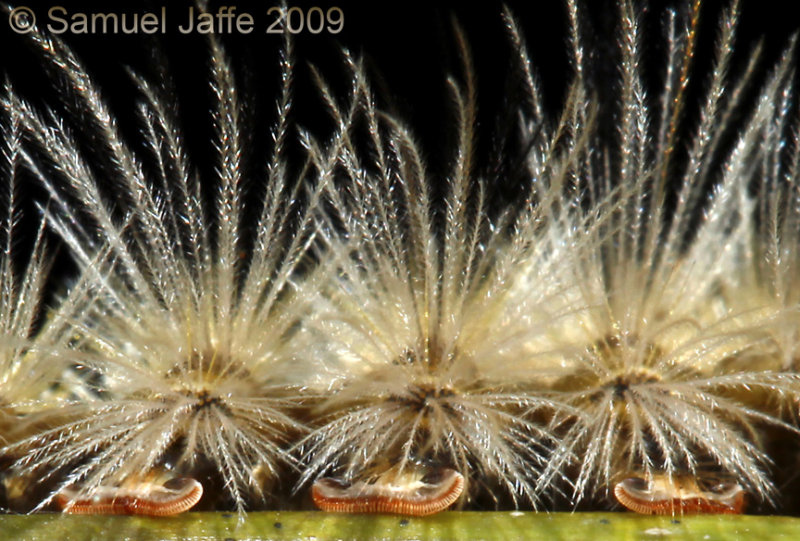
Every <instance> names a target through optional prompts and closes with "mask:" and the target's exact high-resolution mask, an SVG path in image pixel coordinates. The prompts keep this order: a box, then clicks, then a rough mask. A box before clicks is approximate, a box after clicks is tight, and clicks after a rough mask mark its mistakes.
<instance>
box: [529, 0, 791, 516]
mask: <svg viewBox="0 0 800 541" xmlns="http://www.w3.org/2000/svg"><path fill="white" fill-rule="evenodd" d="M619 7H620V23H621V30H620V39H619V43H620V47H621V66H620V83H619V84H620V98H619V102H618V115H619V118H620V122H619V128H618V133H617V136H616V137H615V138H614V139H613V141H611V142H609V141H608V140H607V139H605V140H604V141H606V142H605V144H602V143H598V145H601V146H599V147H598V148H597V150H598V152H597V155H600V156H602V158H601V159H599V160H597V159H596V158H594V157H588V158H587V167H586V172H585V175H586V177H587V180H586V183H587V185H588V186H590V190H589V194H590V195H589V198H590V199H594V198H596V197H597V195H595V194H598V195H602V194H608V193H611V191H614V190H616V196H614V198H615V200H616V201H617V203H616V207H617V209H616V211H615V213H614V216H615V217H614V219H613V220H610V223H609V224H608V226H606V227H601V228H598V229H597V232H598V234H597V237H596V239H597V242H596V243H592V244H587V245H586V246H589V247H590V250H589V251H588V252H586V253H585V254H584V255H582V256H581V257H580V258H579V261H580V264H579V265H577V266H576V267H575V268H573V269H572V272H575V273H577V274H578V276H579V281H580V284H581V291H582V295H583V296H584V298H585V301H584V302H583V304H584V305H585V306H587V307H591V308H589V309H587V310H586V311H585V312H584V313H583V316H582V321H581V322H580V325H579V326H577V327H576V329H578V330H577V335H582V336H583V338H582V340H583V342H584V351H583V352H582V353H580V354H577V355H575V357H574V358H573V360H572V365H571V368H567V369H566V370H565V371H566V372H567V373H566V374H565V376H564V377H563V378H562V379H561V381H559V382H557V383H556V384H555V385H554V387H553V391H554V395H553V399H554V400H559V401H563V402H564V403H565V404H566V405H569V406H571V407H573V408H575V409H577V410H580V412H581V413H580V414H578V415H572V416H567V417H561V419H562V420H563V421H564V422H563V424H561V423H559V425H560V426H561V427H562V430H563V432H560V433H559V440H560V442H559V446H558V448H557V449H556V450H555V451H554V453H553V455H552V459H551V460H550V461H549V462H548V465H547V471H546V472H545V474H544V475H543V476H542V477H541V479H540V483H541V484H540V488H541V489H542V490H546V488H547V486H548V484H549V483H551V479H552V476H554V475H556V474H558V475H563V474H564V472H565V471H570V472H571V473H570V474H569V476H570V478H571V479H572V483H573V491H572V495H573V496H572V500H573V503H575V504H577V503H578V502H580V501H581V500H584V499H592V498H593V497H595V496H600V497H603V498H608V497H610V496H611V493H612V492H613V493H614V495H615V496H616V498H617V500H618V501H619V502H620V503H622V504H623V505H625V506H626V507H628V508H630V509H633V510H635V511H638V512H644V513H667V514H669V513H692V512H741V511H742V509H743V506H744V500H745V498H744V493H745V492H747V493H748V494H749V496H748V497H749V498H754V499H756V500H771V498H772V497H773V495H774V485H773V483H772V481H771V480H770V477H769V473H768V472H769V465H770V457H769V456H768V455H767V453H766V449H765V447H764V445H763V440H762V433H763V432H762V430H763V429H764V428H765V427H780V428H781V429H782V430H785V431H786V432H785V433H786V434H790V435H791V437H792V438H793V439H796V433H797V431H796V429H795V428H794V426H793V425H792V424H789V423H786V422H785V421H784V419H783V418H782V417H781V416H780V415H779V414H778V413H777V412H776V410H775V404H776V403H782V404H784V406H786V405H787V404H789V403H790V402H791V401H792V400H794V399H795V398H793V397H796V396H797V393H798V390H800V388H799V387H798V383H800V382H799V381H798V378H797V375H796V374H795V373H793V372H792V371H789V370H787V368H786V366H784V363H782V362H781V351H780V345H779V344H778V342H777V341H776V340H775V339H774V338H773V332H772V329H774V326H775V325H776V324H777V323H778V322H779V321H780V319H781V317H780V314H779V311H777V310H771V309H769V307H768V306H766V305H763V306H747V307H743V306H741V305H738V304H737V303H735V302H731V300H730V299H729V298H727V296H726V294H725V293H724V292H726V291H730V292H731V293H732V296H733V297H735V296H736V292H735V290H733V289H730V287H731V285H732V282H731V280H732V279H733V278H734V277H735V276H736V275H737V272H738V271H739V269H740V268H742V266H746V265H747V264H748V261H747V259H746V253H747V250H746V245H747V243H748V241H749V239H751V238H752V231H753V228H754V223H753V222H752V209H753V204H752V201H751V198H750V197H749V195H748V184H749V181H750V180H751V179H752V178H753V174H754V171H755V167H754V164H756V163H758V160H759V159H761V157H762V156H764V155H766V154H769V153H775V152H779V150H778V149H776V148H771V149H770V148H766V149H764V148H763V147H762V141H763V134H764V133H765V130H766V129H767V127H768V125H769V123H770V121H771V118H773V116H774V113H775V102H776V100H774V97H775V96H778V95H780V92H781V91H785V90H786V88H787V87H786V86H785V85H786V74H787V73H788V72H789V71H790V65H791V64H790V60H789V57H788V56H785V57H784V58H783V59H782V61H781V62H780V63H779V65H778V66H777V67H776V68H775V70H774V73H773V74H772V75H771V76H769V77H768V78H767V81H766V83H765V84H764V86H763V87H762V88H761V89H760V93H759V94H758V95H757V97H756V100H755V106H754V107H753V108H752V111H750V112H749V116H747V117H746V119H745V120H743V121H742V122H741V124H740V125H735V123H734V121H733V120H732V119H733V118H735V117H734V115H733V111H734V110H737V108H740V107H741V106H742V103H741V97H742V95H743V94H744V92H743V88H745V87H747V86H748V85H751V84H752V83H753V81H752V79H753V75H752V74H753V69H754V66H755V65H756V59H755V57H754V58H753V59H752V60H751V62H750V64H749V65H748V68H747V70H746V72H745V73H744V74H743V75H742V78H741V79H739V80H738V81H729V78H728V73H729V65H730V59H731V51H732V50H733V39H734V35H735V31H736V26H737V21H738V11H737V6H736V5H734V6H733V7H732V8H731V9H730V10H728V11H727V13H726V15H725V16H724V17H723V22H722V26H721V29H720V34H719V38H718V42H717V45H716V48H715V54H714V59H713V66H712V67H713V69H712V71H711V75H710V80H709V81H708V82H707V88H706V91H705V93H704V94H703V97H702V99H701V100H700V113H699V123H698V124H697V125H696V126H694V127H692V128H691V132H690V133H691V137H690V138H689V140H688V141H689V143H688V145H687V149H686V151H685V155H684V156H682V157H680V158H678V157H677V156H678V155H679V153H680V152H681V149H680V147H679V146H678V139H677V138H678V136H679V135H678V134H679V133H682V132H683V130H684V129H686V128H685V127H684V124H683V118H684V114H685V109H687V108H688V107H689V104H688V98H687V92H688V91H687V81H688V78H689V75H690V74H691V73H693V72H692V66H691V62H690V60H691V59H692V58H693V57H694V56H695V55H696V51H695V50H694V48H695V46H696V41H695V40H696V28H697V27H696V24H697V17H698V13H699V9H700V3H699V2H695V3H694V4H693V6H692V7H691V9H690V10H687V12H670V16H669V18H668V24H667V34H668V43H667V58H668V60H667V67H666V70H665V76H664V86H663V89H661V90H657V92H656V95H657V97H658V99H657V101H655V102H654V101H652V99H650V100H648V97H647V92H646V88H647V86H646V83H645V81H644V78H643V76H642V74H641V71H640V68H639V66H640V62H641V61H640V57H641V55H642V39H643V38H642V24H641V22H640V20H639V16H638V15H637V14H636V12H635V9H634V6H633V3H632V2H629V1H623V2H620V3H619ZM687 21H688V22H687ZM684 25H686V28H687V29H686V30H681V28H683V26H684ZM726 88H730V90H729V91H728V92H726V91H725V89H726ZM777 102H778V103H779V102H780V100H777ZM652 103H658V105H659V107H654V106H653V105H652ZM730 133H733V136H732V137H733V138H732V141H733V142H732V144H730V146H726V143H725V137H726V136H727V135H728V134H730ZM615 145H616V146H615ZM717 160H720V161H721V163H722V166H721V167H719V168H715V167H714V163H716V161H717ZM598 162H599V163H598ZM589 205H590V206H591V204H589ZM577 335H575V336H573V338H572V339H573V340H580V339H579V338H578V336H577Z"/></svg>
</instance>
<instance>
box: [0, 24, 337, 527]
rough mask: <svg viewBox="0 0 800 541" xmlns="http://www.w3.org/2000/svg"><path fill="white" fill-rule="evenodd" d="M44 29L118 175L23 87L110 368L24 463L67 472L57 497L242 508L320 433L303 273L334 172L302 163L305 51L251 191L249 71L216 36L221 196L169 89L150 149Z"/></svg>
mask: <svg viewBox="0 0 800 541" xmlns="http://www.w3.org/2000/svg"><path fill="white" fill-rule="evenodd" d="M31 36H32V40H33V43H34V45H36V46H37V48H38V50H39V51H40V52H41V54H42V55H43V56H44V57H45V59H46V61H47V62H48V63H49V65H50V66H51V67H52V68H53V69H54V72H55V73H56V74H57V75H59V76H60V77H61V78H62V79H63V81H64V82H65V92H66V93H67V94H68V95H69V96H70V97H71V100H72V101H73V103H75V104H77V114H76V116H79V117H80V118H78V120H80V121H82V122H84V123H85V124H86V125H88V126H89V129H90V130H91V133H92V135H93V138H94V140H95V141H96V146H99V147H101V148H102V150H103V152H105V153H107V155H108V156H110V159H109V160H108V162H109V163H110V169H111V170H110V172H108V173H106V175H107V176H104V177H100V176H99V175H98V174H96V172H95V170H94V169H93V168H92V167H90V166H89V164H88V163H87V160H88V159H89V158H87V157H86V154H85V152H84V151H83V150H82V148H81V147H80V145H79V144H78V143H77V141H76V139H75V138H74V137H73V135H72V133H71V131H70V129H69V128H67V127H66V126H65V123H64V122H63V121H62V120H61V119H60V118H58V115H57V114H56V113H53V112H46V113H44V114H42V113H40V112H38V111H37V110H36V109H34V108H33V107H32V106H31V105H29V104H28V103H26V102H25V101H24V100H23V99H22V98H21V97H20V96H13V97H12V99H11V100H10V107H11V109H12V110H14V111H15V112H16V114H17V116H18V118H19V119H20V122H21V126H22V129H23V131H24V132H25V134H26V136H27V137H29V138H30V139H31V140H32V141H33V143H34V146H35V149H33V150H31V151H29V152H28V154H27V156H28V160H27V164H28V166H29V167H30V168H31V169H32V170H34V171H35V172H36V173H37V174H38V175H39V177H40V178H41V180H42V181H43V182H44V184H45V185H46V187H47V189H48V192H49V194H50V195H51V197H52V203H51V206H50V210H49V216H50V221H51V224H52V225H53V228H54V229H55V230H56V231H57V232H58V233H59V234H60V235H61V237H62V238H63V239H64V241H65V243H66V244H67V245H68V246H69V248H70V250H71V253H72V255H73V257H74V259H75V260H76V261H77V263H78V264H79V266H80V267H81V271H82V278H81V279H80V280H79V281H78V283H77V284H76V286H75V289H74V290H73V292H72V295H73V296H75V297H80V296H81V295H83V297H84V298H85V299H91V300H90V302H87V303H86V306H85V307H84V309H83V310H81V311H80V312H79V313H76V315H75V318H74V320H73V321H72V327H73V331H74V334H75V336H76V338H75V343H74V344H73V350H74V351H75V354H76V355H79V356H80V357H81V359H82V362H83V364H84V365H86V366H88V367H90V368H91V369H92V370H93V371H95V372H96V374H97V377H96V378H95V379H94V380H93V389H92V391H93V392H92V393H91V394H90V396H89V397H88V398H87V399H85V400H76V401H73V402H72V403H71V404H69V405H67V406H66V407H65V408H62V411H61V412H59V413H58V415H60V416H63V415H64V414H65V413H66V414H68V418H69V419H68V421H64V422H60V423H55V426H52V427H51V428H49V429H47V430H44V431H41V432H40V433H38V434H35V435H32V436H30V437H28V438H26V439H23V440H21V441H19V442H16V443H15V444H14V445H13V446H12V447H13V449H14V450H17V451H20V450H22V451H25V454H24V455H23V456H22V458H20V459H19V460H18V461H17V463H16V464H15V470H16V471H18V472H20V474H31V475H33V474H35V475H38V476H40V478H41V480H42V482H47V481H48V480H50V481H55V482H56V485H55V487H54V488H53V490H52V491H51V492H50V494H49V496H48V497H46V498H44V499H43V501H41V503H40V505H39V508H43V507H45V506H46V505H49V504H50V503H51V502H55V503H57V504H58V506H60V507H61V508H63V509H64V511H66V512H76V513H86V512H89V513H91V512H96V513H108V512H111V513H144V514H172V513H175V512H180V511H183V510H185V509H187V508H189V507H191V506H193V505H194V504H195V503H197V502H198V500H199V499H200V497H201V495H202V494H203V490H204V487H205V488H206V490H205V493H206V503H205V505H206V506H208V507H214V508H229V507H233V508H235V509H237V510H239V511H240V512H241V511H243V510H244V509H245V508H246V507H247V506H248V505H252V504H258V503H259V502H261V501H263V500H265V499H267V498H268V497H269V496H271V493H272V489H273V488H274V485H275V483H276V482H277V480H278V479H279V478H280V476H281V473H282V472H283V471H284V470H286V469H290V468H291V459H290V457H289V455H288V454H287V452H286V450H285V447H286V446H287V445H288V442H289V441H290V439H291V438H292V437H294V435H295V434H297V433H298V432H299V431H301V430H302V426H301V423H299V422H298V421H297V420H296V419H295V417H294V414H293V410H294V408H296V407H297V406H298V405H299V404H300V403H301V402H302V400H303V396H302V392H303V389H304V387H305V386H306V384H308V383H309V382H310V381H311V380H313V375H309V374H308V372H307V371H304V370H302V369H300V368H298V367H297V365H298V363H296V362H293V361H294V360H295V352H293V351H292V350H291V348H292V342H293V341H292V335H293V333H294V332H295V329H296V327H297V322H298V320H299V319H300V318H301V317H302V315H303V313H304V311H305V310H306V309H307V304H308V303H307V301H308V300H309V298H310V297H311V295H310V293H309V290H311V289H313V288H314V287H315V285H314V284H315V283H316V282H315V281H314V280H313V279H311V278H309V279H307V280H306V279H301V278H300V275H299V274H298V268H299V267H300V266H303V265H305V263H306V262H309V261H307V260H306V258H305V254H306V248H307V246H308V245H309V244H310V243H311V242H312V241H313V231H312V230H311V229H310V213H311V209H313V207H314V205H315V201H316V199H317V198H318V194H319V191H320V189H321V186H322V185H323V184H324V182H318V183H315V182H313V180H314V179H311V178H309V177H308V175H306V174H305V173H304V172H303V171H304V170H303V169H302V168H301V171H300V172H299V173H298V174H297V175H296V176H295V177H290V174H289V172H288V165H287V162H286V154H287V153H288V151H287V144H288V142H287V141H288V140H289V137H290V135H291V129H290V122H289V114H290V104H291V98H292V80H293V77H292V76H293V70H294V67H293V64H292V59H291V56H292V55H291V46H290V45H289V44H288V42H287V44H286V45H285V48H284V51H283V55H282V57H281V69H280V78H281V83H282V88H281V94H280V97H279V100H278V105H277V115H278V120H277V122H276V124H275V126H274V128H273V131H272V135H273V139H274V142H275V144H274V148H273V149H272V154H271V157H270V158H269V160H268V163H266V164H265V171H263V172H262V174H263V175H264V176H265V177H266V178H265V180H264V182H263V183H262V184H256V183H253V184H252V185H251V184H248V183H247V182H246V181H245V179H244V178H243V177H244V174H245V173H244V171H245V167H244V165H243V160H244V157H243V156H245V155H246V153H247V152H248V150H247V149H246V148H245V142H246V141H247V138H246V137H245V134H244V133H242V125H243V118H242V116H243V110H242V105H241V103H240V101H239V95H238V91H237V85H236V82H235V79H234V74H233V70H232V67H231V64H230V62H229V60H228V59H227V57H226V55H225V52H224V51H223V49H222V47H221V45H220V44H219V43H218V42H217V41H216V39H215V38H214V37H211V39H210V40H209V45H210V47H209V49H210V70H211V90H212V93H213V96H214V108H213V110H212V114H211V119H212V121H213V125H214V134H215V149H216V155H217V156H216V159H217V162H216V169H215V175H216V178H215V179H214V189H213V190H205V188H204V187H203V185H202V184H201V178H200V175H198V174H197V172H195V171H194V170H193V168H192V166H191V161H190V160H191V159H190V157H189V156H188V155H187V152H186V149H185V148H184V146H183V134H182V133H181V131H180V129H179V128H178V123H177V121H176V119H175V116H174V110H175V104H174V100H173V98H172V96H171V93H170V91H169V89H168V87H166V86H162V85H160V84H154V83H152V82H150V81H148V80H146V79H144V78H142V77H139V76H137V75H135V74H134V75H133V78H134V80H135V82H136V85H137V87H138V90H139V92H140V98H139V102H138V111H139V117H140V122H141V125H142V133H143V142H144V148H139V149H138V150H136V145H133V144H130V143H128V142H126V140H125V139H124V138H123V136H122V135H121V134H120V130H119V129H118V126H117V122H116V120H115V118H114V116H113V115H112V113H111V111H110V110H109V109H108V106H107V105H106V102H105V101H104V99H103V96H102V95H101V92H100V89H99V88H98V87H97V86H96V85H95V83H94V82H93V80H92V78H91V77H90V76H89V75H88V74H87V72H86V71H85V69H84V67H83V66H82V64H81V62H80V60H79V59H78V58H77V57H76V56H75V54H74V53H73V52H72V51H71V50H70V48H68V47H67V46H66V45H65V44H64V43H63V42H61V41H59V40H58V39H55V38H50V37H47V36H45V35H43V34H41V33H38V31H34V32H33V33H32V34H31ZM41 157H44V160H42V159H41ZM48 161H49V162H50V164H51V165H52V167H51V168H46V167H43V166H41V164H42V163H46V162H48ZM143 164H150V165H152V168H151V169H145V167H144V165H143ZM145 171H147V173H145ZM301 181H308V182H301ZM109 182H113V186H111V187H110V186H109ZM253 186H255V187H253ZM109 188H110V189H109ZM253 196H255V197H253ZM245 199H248V202H249V204H253V205H254V208H255V211H254V212H253V213H252V215H251V216H254V219H253V220H252V222H253V223H250V222H248V220H247V219H246V218H245V211H244V202H245ZM251 231H252V232H253V236H252V238H250V237H249V235H248V234H249V232H251ZM312 266H313V265H312ZM312 266H308V267H307V268H305V270H304V273H303V276H306V277H310V276H312V275H313V269H312V268H311V267H312ZM54 414H55V412H54ZM209 487H212V488H214V489H215V490H213V491H211V494H209V490H207V489H208V488H209ZM281 501H282V500H277V502H278V503H280V502H281ZM273 503H276V502H273Z"/></svg>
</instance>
